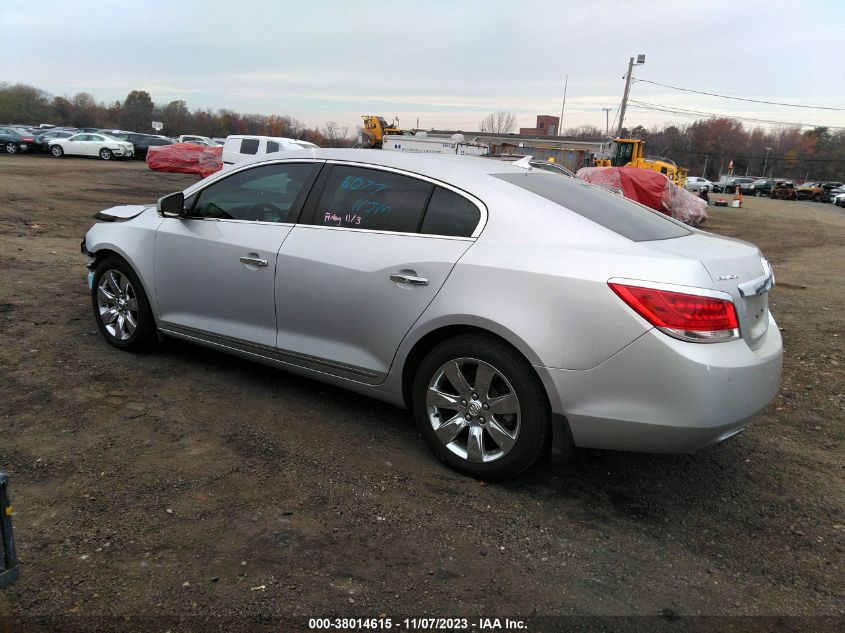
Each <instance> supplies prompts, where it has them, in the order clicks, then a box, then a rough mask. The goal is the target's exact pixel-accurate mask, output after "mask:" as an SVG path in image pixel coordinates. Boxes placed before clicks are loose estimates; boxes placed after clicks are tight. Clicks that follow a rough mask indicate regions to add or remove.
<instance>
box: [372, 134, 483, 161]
mask: <svg viewBox="0 0 845 633" xmlns="http://www.w3.org/2000/svg"><path fill="white" fill-rule="evenodd" d="M381 148H382V149H386V150H389V151H391V152H411V153H414V154H457V155H458V156H485V155H487V154H489V153H490V146H489V145H486V144H485V143H467V142H466V140H465V139H464V135H463V134H453V135H452V136H450V137H442V136H441V137H436V136H428V134H426V133H425V132H417V133H416V134H387V135H385V137H384V139H383V140H382V144H381Z"/></svg>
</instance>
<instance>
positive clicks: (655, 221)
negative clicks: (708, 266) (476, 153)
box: [492, 171, 690, 242]
mask: <svg viewBox="0 0 845 633" xmlns="http://www.w3.org/2000/svg"><path fill="white" fill-rule="evenodd" d="M492 175H493V176H494V177H495V178H499V179H500V180H504V181H505V182H508V183H510V184H512V185H516V186H517V187H521V188H522V189H525V190H526V191H530V192H531V193H533V194H536V195H538V196H541V197H543V198H545V199H546V200H549V201H551V202H554V203H555V204H558V205H560V206H562V207H565V208H567V209H569V210H571V211H573V212H575V213H577V214H578V215H580V216H582V217H584V218H586V219H588V220H591V221H592V222H595V223H596V224H599V225H601V226H603V227H604V228H606V229H609V230H611V231H613V232H614V233H616V234H618V235H621V236H622V237H626V238H628V239H629V240H632V241H634V242H644V241H649V240H665V239H670V238H673V237H683V236H684V235H689V234H690V231H689V230H687V229H686V228H685V227H684V226H683V225H681V224H679V223H678V222H675V221H673V220H670V219H669V218H667V217H666V216H665V215H663V214H661V213H658V212H657V211H652V210H651V209H649V208H647V207H644V206H643V205H641V204H637V203H635V202H631V201H630V200H628V199H626V198H623V197H622V196H618V195H615V194H613V193H611V192H609V191H606V190H603V189H601V188H599V187H594V186H592V185H589V184H587V183H585V182H583V181H581V180H578V179H576V178H560V177H558V176H555V175H554V174H550V173H548V172H537V171H534V172H526V173H524V174H518V173H507V174H492Z"/></svg>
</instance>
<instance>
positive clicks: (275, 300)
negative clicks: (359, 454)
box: [82, 149, 782, 478]
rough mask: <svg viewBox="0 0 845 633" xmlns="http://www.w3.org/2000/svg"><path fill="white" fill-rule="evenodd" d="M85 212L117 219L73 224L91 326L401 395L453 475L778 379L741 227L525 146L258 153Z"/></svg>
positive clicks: (705, 441) (633, 435) (648, 427)
mask: <svg viewBox="0 0 845 633" xmlns="http://www.w3.org/2000/svg"><path fill="white" fill-rule="evenodd" d="M98 217H99V218H101V219H103V220H120V221H106V222H102V223H98V224H96V225H94V226H93V227H92V228H91V229H90V230H89V231H88V233H87V235H86V237H85V239H84V241H83V243H82V250H83V252H84V253H85V254H86V256H87V265H88V269H89V283H90V287H91V301H92V306H93V313H94V318H95V320H96V323H97V326H98V328H99V330H100V331H101V333H102V335H103V336H104V338H105V339H106V341H108V343H110V344H111V345H112V346H114V347H116V348H119V349H123V350H140V349H148V348H150V347H151V346H154V345H155V344H156V340H157V333H161V334H164V335H167V336H172V337H176V338H181V339H185V340H188V341H193V342H196V343H200V344H203V345H207V346H210V347H213V348H216V349H219V350H222V351H226V352H230V353H233V354H237V355H241V356H244V357H247V358H251V359H254V360H260V361H261V362H264V363H267V364H270V365H274V366H277V367H280V368H284V369H287V370H290V371H293V372H295V373H300V374H303V375H306V376H311V377H313V378H315V379H318V380H323V381H326V382H329V383H332V384H335V385H340V386H344V387H346V388H348V389H351V390H353V391H357V392H360V393H364V394H368V395H371V396H373V397H376V398H380V399H382V400H386V401H389V402H392V403H394V404H397V405H400V406H408V407H410V408H411V409H412V411H413V413H414V417H415V419H416V421H417V424H418V425H419V429H420V431H421V433H422V434H423V436H424V437H425V439H426V440H427V441H428V443H429V444H430V445H431V448H432V449H433V451H434V452H435V453H436V454H437V455H438V456H439V457H440V459H442V460H443V461H444V462H446V463H447V464H448V465H450V466H451V467H453V468H455V469H457V470H459V471H461V472H463V473H467V474H470V475H473V476H477V477H482V478H496V477H506V476H510V475H513V474H515V473H518V472H520V471H522V470H524V469H526V468H528V467H530V466H531V465H532V464H534V463H535V462H537V460H539V459H540V458H542V457H543V456H544V455H545V454H547V453H548V451H549V450H552V451H554V452H557V453H561V454H565V453H566V452H567V451H568V450H569V449H570V447H571V446H572V445H573V444H574V445H575V446H585V447H592V448H604V449H620V450H636V451H657V452H687V451H693V450H696V449H698V448H701V447H703V446H707V445H710V444H714V443H717V442H720V441H722V440H725V439H727V438H728V437H731V436H733V435H735V434H737V433H739V432H740V431H741V430H742V429H743V428H744V427H745V426H746V425H747V424H748V421H749V419H750V418H751V417H752V416H754V415H755V414H756V413H757V412H759V411H760V410H762V409H763V408H764V407H765V406H766V405H767V403H768V402H769V401H770V400H771V399H772V398H773V397H774V395H775V394H776V393H777V391H778V384H779V379H780V372H781V357H782V343H781V335H780V331H779V329H778V327H777V325H776V323H775V321H774V319H773V317H772V316H771V314H770V313H769V310H768V291H769V289H770V288H771V287H772V285H773V284H774V277H773V274H772V271H771V267H770V266H769V264H768V262H767V261H766V260H765V259H764V258H763V257H762V255H761V254H760V251H759V250H758V249H757V247H755V246H753V245H751V244H747V243H745V242H741V241H738V240H735V239H728V238H723V237H721V236H717V235H711V234H708V233H706V232H703V231H699V230H695V229H690V228H689V227H686V226H684V225H682V224H680V223H679V222H675V221H673V220H671V219H669V218H667V217H665V216H663V215H661V214H659V213H657V212H653V211H651V210H648V209H646V208H645V207H643V206H641V205H639V204H636V203H633V202H631V201H629V200H626V199H624V198H622V197H620V196H617V195H614V194H612V193H609V192H607V191H605V190H603V189H601V188H600V187H595V186H593V185H590V184H587V183H584V182H582V181H580V180H577V179H574V178H564V177H561V176H559V175H557V174H554V173H549V172H546V171H543V170H540V169H534V168H531V167H530V166H524V165H523V164H509V163H504V162H500V161H491V160H484V159H480V158H471V157H465V156H442V155H438V156H432V155H424V154H410V153H409V154H406V153H400V152H374V151H372V150H363V149H317V150H314V151H313V152H308V153H298V155H294V154H293V153H288V154H278V155H275V156H273V155H268V157H262V158H261V159H253V160H251V161H244V162H242V163H239V164H238V165H237V166H235V167H232V168H230V169H228V170H223V171H221V172H218V173H216V174H214V175H212V176H210V177H208V178H206V179H204V180H202V181H200V182H198V183H196V184H195V185H193V186H191V187H189V188H188V189H186V190H185V191H180V192H177V193H174V194H171V195H168V196H165V197H163V198H161V199H160V200H159V202H158V205H157V206H155V207H153V206H143V205H136V206H118V207H115V208H113V209H110V210H106V211H102V212H100V213H99V214H98ZM186 262H190V265H186ZM282 432H284V431H283V429H280V433H282Z"/></svg>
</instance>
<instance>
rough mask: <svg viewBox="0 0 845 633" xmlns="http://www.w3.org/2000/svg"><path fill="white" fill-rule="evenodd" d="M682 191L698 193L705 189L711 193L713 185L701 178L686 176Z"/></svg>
mask: <svg viewBox="0 0 845 633" xmlns="http://www.w3.org/2000/svg"><path fill="white" fill-rule="evenodd" d="M684 189H686V190H687V191H693V192H695V193H698V192H699V191H701V190H702V189H707V191H713V183H712V182H710V181H709V180H707V178H701V177H699V176H687V180H686V182H685V183H684Z"/></svg>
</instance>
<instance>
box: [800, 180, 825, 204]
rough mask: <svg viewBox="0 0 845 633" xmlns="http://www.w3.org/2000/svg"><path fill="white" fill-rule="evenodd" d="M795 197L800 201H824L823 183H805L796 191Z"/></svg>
mask: <svg viewBox="0 0 845 633" xmlns="http://www.w3.org/2000/svg"><path fill="white" fill-rule="evenodd" d="M795 195H796V196H797V197H798V199H799V200H813V201H814V202H819V201H820V200H821V199H822V183H820V182H805V183H804V184H802V185H798V187H797V188H796V189H795Z"/></svg>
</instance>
